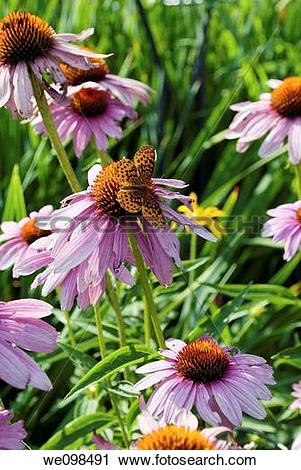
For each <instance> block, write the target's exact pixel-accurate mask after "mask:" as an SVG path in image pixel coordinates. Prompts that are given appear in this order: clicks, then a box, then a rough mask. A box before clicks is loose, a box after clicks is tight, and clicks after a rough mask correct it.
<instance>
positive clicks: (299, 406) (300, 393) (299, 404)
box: [290, 381, 301, 411]
mask: <svg viewBox="0 0 301 470" xmlns="http://www.w3.org/2000/svg"><path fill="white" fill-rule="evenodd" d="M292 396H293V397H295V398H296V400H294V401H293V403H292V404H291V405H290V409H291V410H299V411H301V381H300V382H298V383H295V384H293V392H292Z"/></svg>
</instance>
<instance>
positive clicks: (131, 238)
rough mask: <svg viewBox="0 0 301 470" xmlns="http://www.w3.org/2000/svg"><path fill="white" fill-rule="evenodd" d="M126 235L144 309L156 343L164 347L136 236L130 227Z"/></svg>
mask: <svg viewBox="0 0 301 470" xmlns="http://www.w3.org/2000/svg"><path fill="white" fill-rule="evenodd" d="M128 236H129V242H130V245H131V248H132V251H133V254H134V257H135V261H136V267H137V270H138V273H139V275H140V278H141V283H142V286H143V290H144V295H145V299H146V310H147V313H148V316H149V318H151V321H152V323H153V327H154V330H155V334H156V337H157V341H158V344H159V346H160V348H164V347H165V340H164V335H163V333H162V330H161V326H160V320H159V316H158V313H157V310H156V305H155V302H154V298H153V292H152V288H151V285H150V283H149V280H148V276H147V271H146V269H145V264H144V261H143V258H142V255H141V253H140V250H139V247H138V244H137V241H136V237H135V235H134V234H133V232H132V231H131V229H129V232H128ZM149 323H150V322H149V321H148V322H147V324H146V325H145V327H146V328H148V325H149Z"/></svg>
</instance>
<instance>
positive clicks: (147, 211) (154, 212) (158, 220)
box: [142, 192, 165, 229]
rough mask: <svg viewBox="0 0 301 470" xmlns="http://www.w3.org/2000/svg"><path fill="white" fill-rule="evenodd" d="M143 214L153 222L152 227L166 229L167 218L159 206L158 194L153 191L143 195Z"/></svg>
mask: <svg viewBox="0 0 301 470" xmlns="http://www.w3.org/2000/svg"><path fill="white" fill-rule="evenodd" d="M142 215H143V217H144V218H145V219H146V220H147V221H148V222H149V223H150V224H151V226H152V227H154V228H157V229H164V227H165V219H164V215H163V213H162V210H161V207H160V206H159V204H158V202H157V199H156V196H154V194H152V193H151V192H147V193H145V194H144V197H143V205H142Z"/></svg>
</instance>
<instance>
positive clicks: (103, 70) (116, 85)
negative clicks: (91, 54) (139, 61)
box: [61, 59, 151, 107]
mask: <svg viewBox="0 0 301 470" xmlns="http://www.w3.org/2000/svg"><path fill="white" fill-rule="evenodd" d="M90 61H91V62H92V64H93V65H94V67H93V68H90V69H89V70H82V69H79V68H75V67H71V65H68V64H61V69H62V71H63V73H64V75H65V77H66V79H67V81H68V83H69V85H72V86H77V85H81V84H82V83H85V82H90V81H91V82H96V83H98V84H99V85H100V87H101V88H100V89H103V90H108V91H110V92H111V93H112V95H113V96H115V98H117V99H119V100H120V101H122V102H123V103H124V104H126V105H128V106H130V107H132V106H134V104H135V100H137V101H140V102H141V103H143V104H147V103H148V102H149V100H150V97H149V94H150V92H151V89H150V87H149V86H148V85H145V84H144V83H142V82H140V81H138V80H133V79H132V78H126V77H120V76H119V75H113V74H111V73H110V70H109V67H108V64H107V62H106V61H105V60H104V59H90Z"/></svg>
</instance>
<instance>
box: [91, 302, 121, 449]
mask: <svg viewBox="0 0 301 470" xmlns="http://www.w3.org/2000/svg"><path fill="white" fill-rule="evenodd" d="M94 316H95V323H96V329H97V336H98V344H99V351H100V355H101V358H102V359H104V358H105V357H106V355H107V351H106V343H105V337H104V332H103V327H102V321H101V313H100V308H99V305H98V304H97V305H95V306H94ZM107 385H108V387H109V388H111V382H110V380H108V381H107ZM108 394H109V397H110V400H111V403H112V407H113V409H114V411H115V413H116V416H117V419H118V421H119V424H120V429H121V433H122V437H123V441H124V444H125V446H126V448H129V446H130V440H129V438H128V435H127V432H126V429H125V426H124V423H123V419H122V416H121V413H120V410H119V406H118V401H117V398H116V397H115V395H114V394H113V393H110V392H108Z"/></svg>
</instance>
